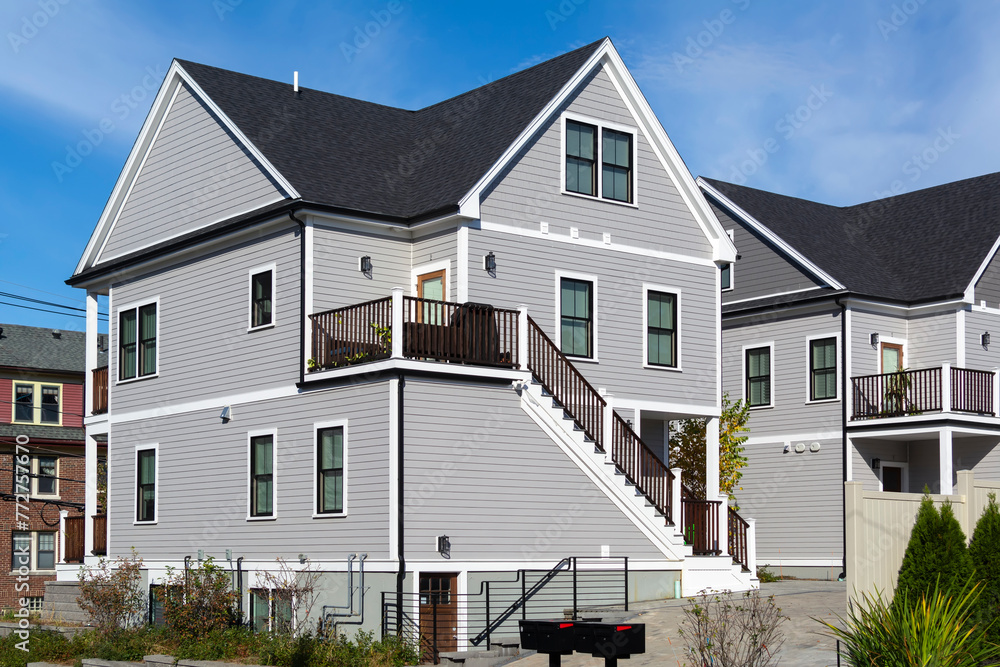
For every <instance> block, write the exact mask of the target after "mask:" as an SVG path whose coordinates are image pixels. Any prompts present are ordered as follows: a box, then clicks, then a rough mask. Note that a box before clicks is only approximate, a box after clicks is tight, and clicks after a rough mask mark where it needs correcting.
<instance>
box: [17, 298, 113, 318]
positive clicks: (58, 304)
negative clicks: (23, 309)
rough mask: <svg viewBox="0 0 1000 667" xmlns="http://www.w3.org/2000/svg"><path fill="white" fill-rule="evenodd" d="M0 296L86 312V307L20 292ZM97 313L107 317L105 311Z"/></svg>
mask: <svg viewBox="0 0 1000 667" xmlns="http://www.w3.org/2000/svg"><path fill="white" fill-rule="evenodd" d="M0 296H3V297H7V298H8V299H19V300H20V301H30V302H31V303H40V304H42V305H43V306H53V307H55V308H65V309H66V310H76V311H79V312H81V313H86V312H87V309H86V308H77V307H76V306H64V305H63V304H61V303H55V302H53V301H45V300H43V299H33V298H31V297H30V296H21V295H20V294H13V293H11V292H0ZM97 314H98V315H104V316H105V317H107V313H101V312H98V313H97Z"/></svg>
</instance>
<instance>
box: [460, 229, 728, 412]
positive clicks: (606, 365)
mask: <svg viewBox="0 0 1000 667" xmlns="http://www.w3.org/2000/svg"><path fill="white" fill-rule="evenodd" d="M489 251H493V252H494V253H495V254H496V257H497V274H496V278H493V277H491V276H490V275H489V274H487V273H486V272H485V271H483V270H482V268H481V267H478V268H477V266H476V265H477V263H479V262H481V261H482V256H483V255H485V254H486V253H487V252H489ZM469 262H470V269H469V299H470V300H471V301H478V302H485V303H492V304H494V305H495V306H498V307H504V308H514V307H516V306H517V305H519V304H525V305H527V306H528V314H529V315H530V316H531V318H532V319H533V320H534V321H535V322H537V323H538V325H539V326H540V327H542V329H543V330H544V331H545V332H546V334H548V336H549V337H550V338H552V340H553V342H555V341H556V337H555V326H556V325H555V321H556V307H557V303H556V301H557V296H556V295H557V286H556V273H555V272H556V271H557V270H559V271H563V272H568V273H575V274H583V275H589V276H596V277H597V308H596V319H597V330H598V333H597V336H598V342H597V348H598V349H597V355H598V360H599V362H600V363H596V364H595V363H588V362H585V361H579V362H577V363H576V367H577V368H578V369H579V370H580V372H581V373H583V374H584V376H585V377H586V378H587V379H588V380H589V381H590V382H591V383H592V384H593V385H594V386H595V387H606V388H607V389H608V391H609V392H610V393H612V394H614V395H615V396H618V397H622V398H633V399H643V400H656V401H673V402H683V403H689V404H696V405H705V406H712V405H714V404H715V392H716V370H715V358H716V349H715V344H716V340H717V337H716V336H717V334H716V329H715V318H716V310H715V309H716V307H717V298H718V297H717V295H716V293H715V284H716V283H715V271H716V269H715V267H714V266H696V265H692V264H680V263H677V262H668V261H666V260H658V259H653V258H649V257H642V256H639V255H634V254H628V253H622V252H617V251H613V250H606V249H598V248H589V247H586V246H580V245H573V244H569V243H562V242H556V241H552V240H547V239H539V238H532V237H526V236H519V235H516V234H510V233H506V232H493V231H483V230H475V229H474V230H470V233H469ZM643 283H650V284H653V285H659V286H663V287H668V288H674V289H679V290H680V292H681V308H680V318H679V321H680V342H681V354H680V361H681V366H682V368H683V372H676V371H668V370H662V369H654V368H643V356H642V355H643V352H642V350H643V337H644V336H645V335H646V334H645V330H644V328H643V321H642V317H643V315H642V313H643V304H642V285H643Z"/></svg>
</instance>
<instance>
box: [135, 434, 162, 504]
mask: <svg viewBox="0 0 1000 667" xmlns="http://www.w3.org/2000/svg"><path fill="white" fill-rule="evenodd" d="M159 449H160V447H159V445H157V444H154V445H136V448H135V523H137V524H138V523H143V524H145V523H149V524H153V523H156V521H157V517H158V516H159V510H160V507H159V504H160V503H159V498H158V497H157V494H158V489H159V487H160V461H159V458H160V456H159V453H160V452H159Z"/></svg>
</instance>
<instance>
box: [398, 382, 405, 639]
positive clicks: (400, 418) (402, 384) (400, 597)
mask: <svg viewBox="0 0 1000 667" xmlns="http://www.w3.org/2000/svg"><path fill="white" fill-rule="evenodd" d="M405 387H406V376H405V375H403V374H402V373H400V374H399V387H398V389H397V392H398V396H397V405H396V470H397V472H398V474H397V478H398V479H397V482H396V484H397V489H396V543H397V549H398V553H397V556H398V558H399V571H398V572H396V632H398V633H400V634H402V632H403V580H404V579H406V559H405V558H404V556H403V554H404V552H405V550H404V549H403V470H404V468H403V424H404V419H403V389H404V388H405Z"/></svg>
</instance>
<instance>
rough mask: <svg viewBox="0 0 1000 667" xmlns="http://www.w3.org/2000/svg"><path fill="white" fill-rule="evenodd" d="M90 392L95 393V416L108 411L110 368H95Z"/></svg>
mask: <svg viewBox="0 0 1000 667" xmlns="http://www.w3.org/2000/svg"><path fill="white" fill-rule="evenodd" d="M90 390H91V391H92V392H93V401H94V403H93V406H94V407H93V414H95V415H101V414H104V413H105V412H107V411H108V367H107V366H101V367H100V368H95V369H94V370H93V372H92V373H91V376H90Z"/></svg>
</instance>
